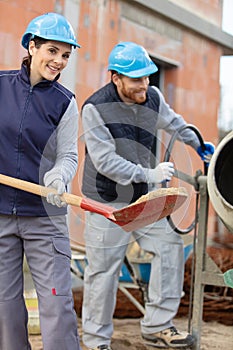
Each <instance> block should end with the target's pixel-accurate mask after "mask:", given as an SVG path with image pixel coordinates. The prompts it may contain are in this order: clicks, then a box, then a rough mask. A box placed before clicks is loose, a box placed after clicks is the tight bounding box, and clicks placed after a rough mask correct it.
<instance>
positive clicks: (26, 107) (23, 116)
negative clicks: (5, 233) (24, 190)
mask: <svg viewBox="0 0 233 350" xmlns="http://www.w3.org/2000/svg"><path fill="white" fill-rule="evenodd" d="M32 90H33V86H30V89H29V94H28V97H27V100H26V102H25V106H24V111H23V115H22V118H21V122H20V127H19V133H18V157H17V176H16V177H19V174H20V163H21V153H20V152H21V141H22V130H23V122H24V118H25V115H26V113H27V110H28V106H29V101H30V98H31V95H32ZM16 203H17V190H15V198H14V206H13V209H12V214H13V215H17V207H16Z"/></svg>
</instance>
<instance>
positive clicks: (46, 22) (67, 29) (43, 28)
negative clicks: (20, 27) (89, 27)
mask: <svg viewBox="0 0 233 350" xmlns="http://www.w3.org/2000/svg"><path fill="white" fill-rule="evenodd" d="M34 36H38V37H40V38H43V39H46V40H53V41H61V42H64V43H67V44H70V45H72V46H74V47H80V45H79V44H78V43H77V41H76V37H75V35H74V31H73V28H72V26H71V24H70V23H69V22H68V21H67V19H66V18H65V17H64V16H62V15H59V14H58V13H53V12H49V13H46V14H44V15H41V16H38V17H36V18H34V19H33V20H32V21H31V22H30V23H29V24H28V26H27V29H26V31H25V33H24V34H23V37H22V45H23V47H24V48H25V49H28V45H29V41H30V40H31V39H33V37H34Z"/></svg>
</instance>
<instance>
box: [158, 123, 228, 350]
mask: <svg viewBox="0 0 233 350" xmlns="http://www.w3.org/2000/svg"><path fill="white" fill-rule="evenodd" d="M186 128H190V129H192V130H193V131H194V132H196V134H197V136H198V138H199V140H200V143H201V144H204V141H203V139H202V136H201V135H200V132H199V130H198V129H197V128H196V127H195V126H193V125H187V126H186ZM177 137H178V133H177V135H174V136H173V137H172V138H171V140H170V143H169V144H168V147H167V151H166V153H165V157H164V161H169V159H170V155H171V152H172V147H173V145H174V143H175V141H176V139H177ZM175 176H176V177H177V178H178V179H181V180H183V181H185V182H187V183H188V184H190V185H192V186H193V187H194V188H195V191H196V192H197V193H198V198H199V203H198V204H199V205H198V215H196V218H195V220H194V224H195V225H193V224H192V225H190V227H189V228H188V229H186V230H179V229H177V227H175V224H174V223H173V222H172V220H171V218H170V217H168V220H170V224H171V225H172V227H173V228H174V229H176V231H177V232H178V233H181V234H182V233H188V232H190V231H191V230H192V229H193V228H194V239H193V246H194V251H193V256H194V258H193V261H194V265H195V266H194V269H193V272H194V273H193V276H191V278H192V279H193V289H192V291H190V294H191V298H190V304H191V307H192V311H191V314H190V317H189V322H190V324H189V328H190V329H189V330H191V332H192V334H193V336H194V337H195V339H196V343H195V345H194V347H193V349H195V350H200V348H201V347H200V346H201V326H202V318H203V300H204V287H205V285H210V286H226V287H231V288H233V269H230V270H228V271H226V272H225V273H223V272H222V271H221V270H220V269H219V267H218V266H217V265H216V264H215V262H214V261H213V260H212V259H211V258H210V257H209V256H208V254H207V252H206V247H207V225H208V209H209V200H210V201H211V204H212V205H213V208H214V209H215V211H216V213H217V215H218V216H219V218H220V219H221V221H222V222H223V223H224V225H225V226H226V227H227V229H228V230H229V231H230V232H231V233H233V184H232V181H233V132H230V133H229V134H228V135H227V136H226V137H225V138H224V139H223V140H222V141H221V142H220V143H219V145H218V147H217V148H216V150H215V153H214V155H213V157H212V159H211V161H210V164H209V167H207V165H206V164H205V169H204V173H203V172H202V171H200V170H198V171H197V172H196V174H195V175H194V176H190V175H187V174H184V173H182V172H181V171H179V170H176V173H175ZM197 222H198V225H197ZM190 318H191V319H190Z"/></svg>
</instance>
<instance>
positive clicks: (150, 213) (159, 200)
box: [113, 187, 187, 232]
mask: <svg viewBox="0 0 233 350" xmlns="http://www.w3.org/2000/svg"><path fill="white" fill-rule="evenodd" d="M186 199H187V192H186V190H185V188H183V187H180V188H161V189H159V190H157V191H153V193H150V196H149V197H148V199H147V196H142V197H141V199H140V200H141V202H139V203H138V202H135V203H133V204H131V205H129V206H127V207H124V208H121V209H119V210H115V211H114V212H113V215H114V217H115V223H116V224H118V225H120V226H122V228H123V229H124V230H125V231H128V232H129V231H133V230H136V229H139V228H141V227H144V226H146V225H149V224H152V223H153V222H156V221H158V220H160V219H162V218H164V217H166V216H168V215H171V214H172V213H173V212H174V211H175V210H177V209H178V208H179V207H180V206H181V205H182V204H183V203H184V201H185V200H186Z"/></svg>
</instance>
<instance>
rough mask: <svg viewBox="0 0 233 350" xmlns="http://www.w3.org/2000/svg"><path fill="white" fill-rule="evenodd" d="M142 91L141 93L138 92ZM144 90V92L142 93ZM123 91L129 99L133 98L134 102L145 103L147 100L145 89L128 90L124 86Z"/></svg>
mask: <svg viewBox="0 0 233 350" xmlns="http://www.w3.org/2000/svg"><path fill="white" fill-rule="evenodd" d="M139 92H141V94H140V95H139V94H138V93H139ZM142 92H143V93H142ZM121 93H122V94H123V95H124V96H125V97H126V98H127V99H129V100H131V102H132V103H139V104H140V103H143V102H145V101H146V91H145V90H143V91H142V90H130V91H127V90H126V89H125V86H123V87H122V90H121Z"/></svg>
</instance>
